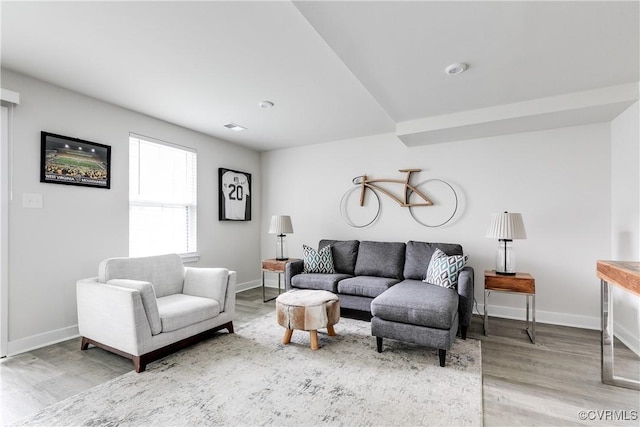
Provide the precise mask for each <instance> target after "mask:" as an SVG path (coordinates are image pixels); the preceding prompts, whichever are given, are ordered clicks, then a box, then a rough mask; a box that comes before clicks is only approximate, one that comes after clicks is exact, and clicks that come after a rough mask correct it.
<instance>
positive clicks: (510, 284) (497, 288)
mask: <svg viewBox="0 0 640 427" xmlns="http://www.w3.org/2000/svg"><path fill="white" fill-rule="evenodd" d="M492 291H493V292H510V293H516V294H520V295H525V296H526V297H527V324H526V325H527V329H526V330H527V335H529V339H530V340H531V342H532V343H533V344H535V343H536V281H535V279H534V278H533V276H531V275H530V274H529V273H516V274H515V276H503V275H500V274H497V273H496V272H495V270H485V271H484V334H485V335H488V333H487V331H488V330H489V310H488V306H487V296H488V295H489V292H492ZM530 299H531V318H532V321H531V325H530V324H529V306H530V303H529V300H530Z"/></svg>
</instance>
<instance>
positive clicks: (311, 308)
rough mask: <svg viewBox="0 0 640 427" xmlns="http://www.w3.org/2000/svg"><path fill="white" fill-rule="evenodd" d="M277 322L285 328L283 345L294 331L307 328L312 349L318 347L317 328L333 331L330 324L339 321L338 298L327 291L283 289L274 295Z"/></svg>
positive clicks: (331, 334)
mask: <svg viewBox="0 0 640 427" xmlns="http://www.w3.org/2000/svg"><path fill="white" fill-rule="evenodd" d="M276 314H277V316H278V324H279V325H280V326H283V327H285V328H286V329H287V330H286V331H285V333H284V338H282V343H283V344H289V342H291V335H293V330H294V329H298V330H301V331H309V336H310V346H311V350H317V349H318V329H322V328H327V332H328V334H329V335H330V336H334V335H335V334H336V332H335V330H334V329H333V325H335V324H336V323H338V322H339V321H340V301H339V300H338V297H337V296H336V295H335V294H333V293H331V292H329V291H316V290H312V289H301V290H297V291H289V292H286V293H284V294H282V295H280V296H278V298H276Z"/></svg>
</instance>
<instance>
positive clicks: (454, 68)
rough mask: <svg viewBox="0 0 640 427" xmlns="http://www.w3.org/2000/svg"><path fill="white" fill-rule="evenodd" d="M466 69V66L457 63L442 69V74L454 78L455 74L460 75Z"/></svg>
mask: <svg viewBox="0 0 640 427" xmlns="http://www.w3.org/2000/svg"><path fill="white" fill-rule="evenodd" d="M466 69H467V64H463V63H462V62H458V63H456V64H451V65H449V66H448V67H447V68H445V69H444V72H445V73H447V74H449V75H450V76H454V75H456V74H460V73H462V72H463V71H464V70H466Z"/></svg>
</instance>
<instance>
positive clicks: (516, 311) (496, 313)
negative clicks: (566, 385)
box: [477, 304, 640, 356]
mask: <svg viewBox="0 0 640 427" xmlns="http://www.w3.org/2000/svg"><path fill="white" fill-rule="evenodd" d="M477 307H478V313H477V314H480V315H484V304H478V305H477ZM489 316H491V317H500V318H503V319H514V320H526V318H527V317H526V316H527V313H526V309H525V308H515V307H505V306H500V305H491V304H490V305H489ZM536 323H548V324H551V325H559V326H570V327H573V328H582V329H592V330H596V331H599V330H601V319H600V317H592V316H579V315H575V314H566V313H556V312H553V311H541V310H536ZM613 331H614V333H615V336H616V338H618V339H619V340H620V341H622V343H623V344H624V345H626V346H627V347H628V348H629V349H630V350H631V351H633V352H634V353H635V354H637V355H638V356H640V337H636V336H634V335H633V334H632V333H631V332H630V331H629V330H628V329H627V328H625V327H624V326H623V325H621V324H620V323H619V322H615V321H614V325H613Z"/></svg>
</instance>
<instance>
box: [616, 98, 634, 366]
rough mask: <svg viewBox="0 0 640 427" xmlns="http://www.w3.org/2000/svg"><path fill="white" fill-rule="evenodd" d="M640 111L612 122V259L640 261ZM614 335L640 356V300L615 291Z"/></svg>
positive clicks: (627, 113)
mask: <svg viewBox="0 0 640 427" xmlns="http://www.w3.org/2000/svg"><path fill="white" fill-rule="evenodd" d="M639 116H640V111H639V108H638V103H637V102H636V103H635V104H634V105H632V106H631V107H629V108H628V109H627V110H626V111H625V112H624V113H622V114H621V115H619V116H618V117H617V118H616V119H614V120H613V121H612V122H611V259H613V260H617V261H640V132H639V126H640V124H639ZM613 312H614V315H613V318H614V322H615V323H614V332H615V334H616V336H617V337H618V338H620V340H622V341H623V342H624V343H625V344H626V345H627V346H628V347H630V348H632V349H633V350H634V351H635V352H636V353H637V354H640V298H638V297H637V296H635V295H633V294H631V293H629V292H626V291H623V290H620V289H617V288H615V290H614V307H613Z"/></svg>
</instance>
